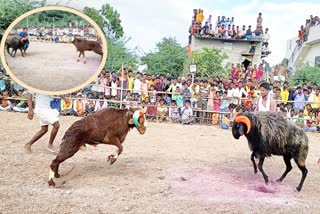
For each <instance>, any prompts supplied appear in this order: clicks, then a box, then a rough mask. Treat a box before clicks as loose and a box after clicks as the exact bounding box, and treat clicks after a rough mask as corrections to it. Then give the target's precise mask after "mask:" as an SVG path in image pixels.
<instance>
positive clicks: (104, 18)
mask: <svg viewBox="0 0 320 214" xmlns="http://www.w3.org/2000/svg"><path fill="white" fill-rule="evenodd" d="M83 12H84V13H85V14H86V15H87V16H89V17H90V18H92V19H93V20H94V21H95V22H96V23H97V24H98V26H99V27H100V28H101V29H102V30H104V31H105V33H106V36H107V37H108V38H115V39H119V38H121V37H123V35H124V31H123V27H122V25H121V19H120V14H119V13H118V11H117V10H115V9H114V8H113V7H111V6H110V5H109V4H103V5H102V7H101V9H100V10H96V9H94V8H89V7H85V8H84V10H83Z"/></svg>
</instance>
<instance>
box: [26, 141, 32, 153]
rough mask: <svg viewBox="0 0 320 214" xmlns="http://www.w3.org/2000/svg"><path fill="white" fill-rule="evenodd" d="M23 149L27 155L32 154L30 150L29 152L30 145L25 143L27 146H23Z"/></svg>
mask: <svg viewBox="0 0 320 214" xmlns="http://www.w3.org/2000/svg"><path fill="white" fill-rule="evenodd" d="M24 149H25V151H26V153H27V154H32V150H31V145H30V144H28V143H27V144H26V145H25V146H24Z"/></svg>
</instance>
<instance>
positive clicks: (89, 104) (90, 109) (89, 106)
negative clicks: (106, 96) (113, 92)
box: [85, 93, 117, 115]
mask: <svg viewBox="0 0 320 214" xmlns="http://www.w3.org/2000/svg"><path fill="white" fill-rule="evenodd" d="M87 98H88V100H87V101H86V103H85V108H86V115H90V114H93V113H94V109H95V107H96V102H95V101H94V100H93V95H92V94H91V93H89V94H88V96H87ZM110 98H111V100H112V99H114V98H112V97H110ZM111 103H112V105H111V107H114V108H116V107H117V103H114V102H111Z"/></svg>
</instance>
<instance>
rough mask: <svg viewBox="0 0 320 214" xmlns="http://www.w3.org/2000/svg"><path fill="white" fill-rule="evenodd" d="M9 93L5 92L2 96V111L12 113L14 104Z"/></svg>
mask: <svg viewBox="0 0 320 214" xmlns="http://www.w3.org/2000/svg"><path fill="white" fill-rule="evenodd" d="M9 97H10V96H9V93H8V91H3V92H2V96H1V103H0V111H11V109H12V103H11V101H10V100H9V99H8V98H9Z"/></svg>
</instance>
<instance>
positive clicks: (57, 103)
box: [50, 97, 61, 113]
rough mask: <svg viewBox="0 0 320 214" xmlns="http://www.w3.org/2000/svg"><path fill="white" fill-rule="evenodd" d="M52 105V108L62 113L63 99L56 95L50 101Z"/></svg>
mask: <svg viewBox="0 0 320 214" xmlns="http://www.w3.org/2000/svg"><path fill="white" fill-rule="evenodd" d="M50 107H51V108H52V109H57V111H58V112H59V113H60V112H61V99H59V98H57V97H55V98H53V100H51V102H50Z"/></svg>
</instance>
